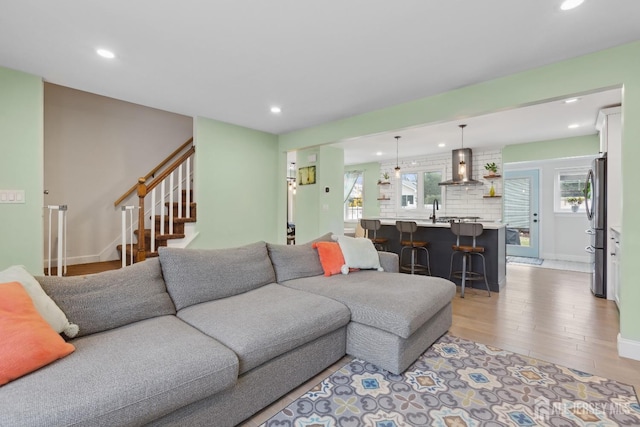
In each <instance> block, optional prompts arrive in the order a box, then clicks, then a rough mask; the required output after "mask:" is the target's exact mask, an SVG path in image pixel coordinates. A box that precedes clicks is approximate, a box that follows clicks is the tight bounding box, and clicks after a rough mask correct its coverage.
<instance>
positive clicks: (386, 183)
mask: <svg viewBox="0 0 640 427" xmlns="http://www.w3.org/2000/svg"><path fill="white" fill-rule="evenodd" d="M378 185H391V183H390V182H387V181H385V182H379V183H378Z"/></svg>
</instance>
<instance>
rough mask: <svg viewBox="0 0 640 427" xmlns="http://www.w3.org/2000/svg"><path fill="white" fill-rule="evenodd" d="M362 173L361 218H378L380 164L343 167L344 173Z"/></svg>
mask: <svg viewBox="0 0 640 427" xmlns="http://www.w3.org/2000/svg"><path fill="white" fill-rule="evenodd" d="M355 170H358V171H362V172H363V174H364V179H363V187H364V197H363V199H364V200H363V206H362V217H363V218H376V217H378V216H380V202H379V201H378V193H379V188H378V180H379V179H381V178H382V177H381V176H380V163H378V162H373V163H360V164H357V165H349V166H345V167H344V171H345V172H348V171H355Z"/></svg>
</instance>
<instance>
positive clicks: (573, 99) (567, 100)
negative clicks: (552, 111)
mask: <svg viewBox="0 0 640 427" xmlns="http://www.w3.org/2000/svg"><path fill="white" fill-rule="evenodd" d="M578 101H580V98H569V99H565V100H564V103H565V104H573V103H574V102H578Z"/></svg>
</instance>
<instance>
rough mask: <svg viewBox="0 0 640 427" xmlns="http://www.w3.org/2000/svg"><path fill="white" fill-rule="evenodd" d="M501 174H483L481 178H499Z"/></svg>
mask: <svg viewBox="0 0 640 427" xmlns="http://www.w3.org/2000/svg"><path fill="white" fill-rule="evenodd" d="M501 176H502V175H498V174H495V175H484V176H483V178H484V179H494V178H500V177H501Z"/></svg>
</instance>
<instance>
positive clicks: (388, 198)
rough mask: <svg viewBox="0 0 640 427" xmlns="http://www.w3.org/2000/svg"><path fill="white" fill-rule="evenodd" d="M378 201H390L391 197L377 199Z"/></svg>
mask: <svg viewBox="0 0 640 427" xmlns="http://www.w3.org/2000/svg"><path fill="white" fill-rule="evenodd" d="M378 200H391V197H378Z"/></svg>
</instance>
